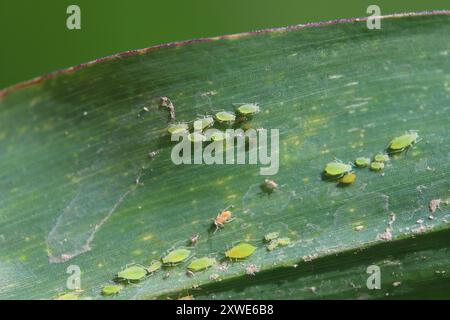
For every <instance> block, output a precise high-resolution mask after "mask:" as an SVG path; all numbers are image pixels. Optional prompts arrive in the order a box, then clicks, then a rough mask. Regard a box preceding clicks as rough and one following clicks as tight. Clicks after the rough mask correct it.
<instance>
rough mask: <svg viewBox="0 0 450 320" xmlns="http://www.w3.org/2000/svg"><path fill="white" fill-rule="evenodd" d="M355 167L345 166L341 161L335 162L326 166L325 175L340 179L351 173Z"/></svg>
mask: <svg viewBox="0 0 450 320" xmlns="http://www.w3.org/2000/svg"><path fill="white" fill-rule="evenodd" d="M352 169H353V167H352V166H351V165H350V164H345V163H342V162H340V161H333V162H329V163H327V165H326V166H325V170H324V171H325V174H326V175H327V176H330V177H335V178H339V177H341V176H343V175H344V174H346V173H349V172H351V171H352Z"/></svg>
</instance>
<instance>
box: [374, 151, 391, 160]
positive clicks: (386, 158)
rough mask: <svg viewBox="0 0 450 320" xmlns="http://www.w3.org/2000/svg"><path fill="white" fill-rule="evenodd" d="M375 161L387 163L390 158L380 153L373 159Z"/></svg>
mask: <svg viewBox="0 0 450 320" xmlns="http://www.w3.org/2000/svg"><path fill="white" fill-rule="evenodd" d="M373 160H375V161H376V162H386V161H389V156H388V155H387V154H384V153H378V154H376V155H375V157H373Z"/></svg>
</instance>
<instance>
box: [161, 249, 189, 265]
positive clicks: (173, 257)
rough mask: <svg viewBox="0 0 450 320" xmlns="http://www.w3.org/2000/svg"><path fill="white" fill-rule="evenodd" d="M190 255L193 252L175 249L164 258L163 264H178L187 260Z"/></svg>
mask: <svg viewBox="0 0 450 320" xmlns="http://www.w3.org/2000/svg"><path fill="white" fill-rule="evenodd" d="M190 254H191V251H189V250H188V249H175V250H173V251H170V252H169V253H168V254H167V255H166V256H165V257H163V258H162V262H163V263H164V264H177V263H180V262H182V261H184V260H186V259H187V258H188V257H189V255H190Z"/></svg>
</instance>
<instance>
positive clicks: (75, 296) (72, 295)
mask: <svg viewBox="0 0 450 320" xmlns="http://www.w3.org/2000/svg"><path fill="white" fill-rule="evenodd" d="M79 296H80V294H79V293H76V292H69V293H64V294H62V295H59V296H57V297H56V298H55V299H54V300H78V298H79Z"/></svg>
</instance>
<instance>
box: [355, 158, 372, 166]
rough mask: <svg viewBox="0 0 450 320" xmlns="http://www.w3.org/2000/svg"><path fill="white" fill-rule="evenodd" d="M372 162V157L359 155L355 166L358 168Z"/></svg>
mask: <svg viewBox="0 0 450 320" xmlns="http://www.w3.org/2000/svg"><path fill="white" fill-rule="evenodd" d="M369 164H370V159H369V158H365V157H359V158H356V159H355V166H357V167H358V168H365V167H367V166H368V165H369Z"/></svg>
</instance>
